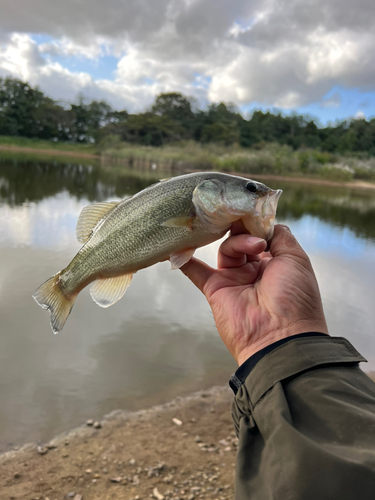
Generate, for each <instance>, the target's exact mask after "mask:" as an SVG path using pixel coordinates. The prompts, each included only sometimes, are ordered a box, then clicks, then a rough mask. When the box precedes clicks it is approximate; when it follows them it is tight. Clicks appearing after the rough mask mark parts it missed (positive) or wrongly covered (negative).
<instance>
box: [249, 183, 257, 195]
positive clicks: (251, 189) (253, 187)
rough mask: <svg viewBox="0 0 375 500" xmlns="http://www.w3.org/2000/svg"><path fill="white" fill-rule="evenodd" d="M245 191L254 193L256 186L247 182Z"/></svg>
mask: <svg viewBox="0 0 375 500" xmlns="http://www.w3.org/2000/svg"><path fill="white" fill-rule="evenodd" d="M246 189H247V190H248V191H250V193H255V192H256V191H257V186H256V184H254V182H248V183H247V184H246Z"/></svg>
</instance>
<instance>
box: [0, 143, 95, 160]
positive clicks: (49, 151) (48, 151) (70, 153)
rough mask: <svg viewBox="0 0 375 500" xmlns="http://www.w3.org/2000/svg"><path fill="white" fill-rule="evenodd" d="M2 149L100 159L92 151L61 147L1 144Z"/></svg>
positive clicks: (0, 149)
mask: <svg viewBox="0 0 375 500" xmlns="http://www.w3.org/2000/svg"><path fill="white" fill-rule="evenodd" d="M0 151H10V152H14V153H36V154H43V155H50V156H70V157H73V156H74V157H77V158H89V159H93V160H100V156H98V155H93V154H90V153H78V152H76V151H62V150H60V149H37V148H23V147H20V146H0Z"/></svg>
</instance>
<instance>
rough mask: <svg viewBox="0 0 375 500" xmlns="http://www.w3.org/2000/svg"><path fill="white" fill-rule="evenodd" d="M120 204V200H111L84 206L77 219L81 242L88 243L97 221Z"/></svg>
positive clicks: (77, 232) (77, 229)
mask: <svg viewBox="0 0 375 500" xmlns="http://www.w3.org/2000/svg"><path fill="white" fill-rule="evenodd" d="M118 204H119V202H118V201H110V202H108V203H95V204H94V205H88V206H87V207H84V208H83V209H82V211H81V213H80V214H79V217H78V221H77V227H76V236H77V240H78V241H79V242H80V243H86V241H87V240H88V239H89V238H90V236H91V233H92V231H93V229H94V227H95V226H96V225H97V223H98V222H99V221H100V220H101V219H102V218H103V217H104V216H105V215H107V213H108V212H110V211H111V210H112V209H113V208H114V207H115V206H117V205H118Z"/></svg>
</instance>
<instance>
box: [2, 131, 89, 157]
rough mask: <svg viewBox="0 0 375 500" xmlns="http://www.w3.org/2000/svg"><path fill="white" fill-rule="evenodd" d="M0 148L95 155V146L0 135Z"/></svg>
mask: <svg viewBox="0 0 375 500" xmlns="http://www.w3.org/2000/svg"><path fill="white" fill-rule="evenodd" d="M0 146H8V147H14V148H32V149H51V150H55V151H65V152H69V153H79V154H97V152H98V150H97V147H96V146H95V144H74V143H69V142H59V141H44V140H41V139H28V138H27V137H13V136H5V135H0Z"/></svg>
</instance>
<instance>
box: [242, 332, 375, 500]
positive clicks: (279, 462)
mask: <svg viewBox="0 0 375 500" xmlns="http://www.w3.org/2000/svg"><path fill="white" fill-rule="evenodd" d="M360 361H364V359H363V358H362V356H360V355H359V354H358V353H357V352H356V351H355V349H354V348H353V347H352V346H351V344H350V343H349V342H347V341H345V340H344V339H338V338H331V337H326V336H324V337H323V336H322V337H311V338H308V337H306V338H299V339H293V340H290V341H288V342H287V343H285V344H283V345H281V346H279V347H277V348H276V349H275V350H273V351H272V352H270V353H269V354H266V355H265V356H264V357H263V358H262V359H261V360H260V361H258V363H257V364H256V365H255V367H254V368H253V369H252V371H251V372H250V374H249V375H248V377H247V378H246V380H245V382H244V384H243V385H242V386H241V387H240V388H239V389H238V392H237V394H236V396H235V400H234V403H233V419H234V423H235V427H236V431H237V433H238V437H239V448H238V457H237V468H236V498H237V499H238V500H244V499H249V498H254V499H256V500H262V499H268V498H269V499H271V498H272V499H280V500H286V499H287V500H294V499H296V500H297V499H298V500H307V499H310V498H311V499H314V500H316V499H317V498H319V499H322V500H324V499H331V498H332V499H334V498H340V500H345V499H352V498H354V497H358V498H361V500H367V499H370V498H371V499H372V498H373V497H374V491H375V384H374V383H373V382H372V381H371V380H370V379H369V378H368V377H367V376H366V375H365V374H364V373H363V372H362V371H361V370H360V369H359V368H358V362H360Z"/></svg>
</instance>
